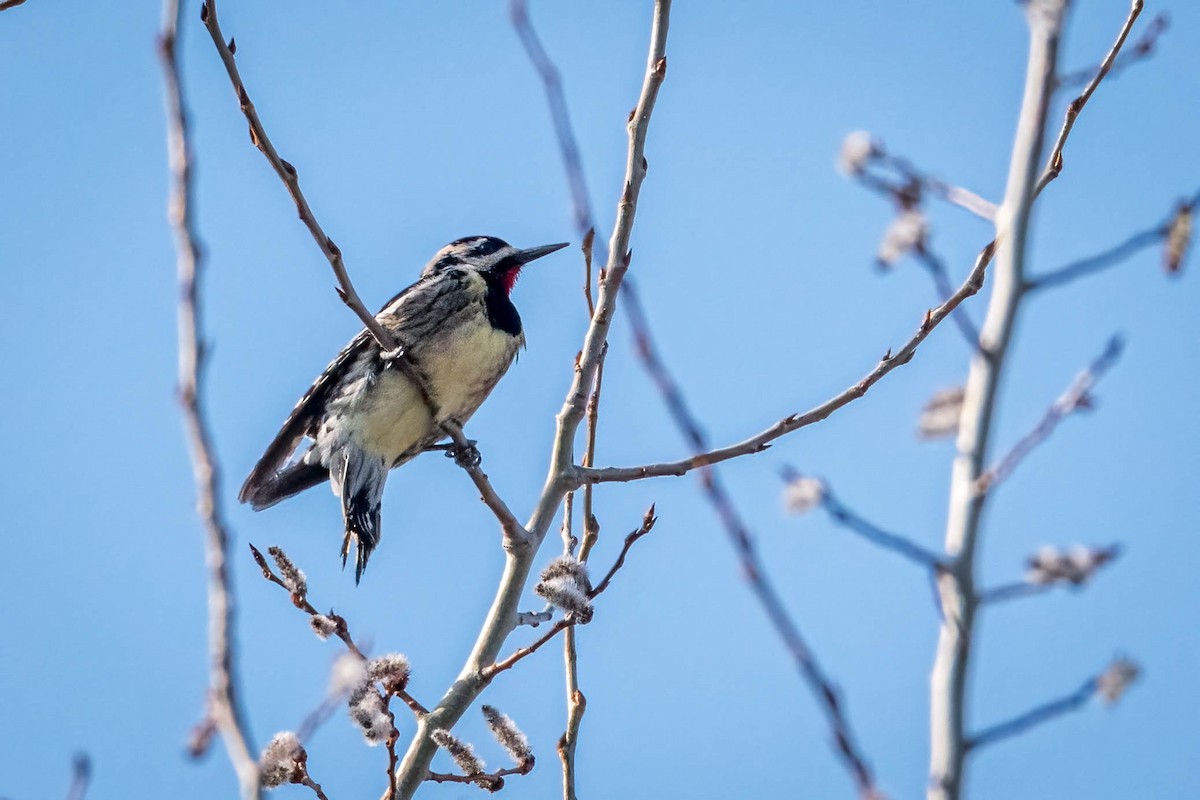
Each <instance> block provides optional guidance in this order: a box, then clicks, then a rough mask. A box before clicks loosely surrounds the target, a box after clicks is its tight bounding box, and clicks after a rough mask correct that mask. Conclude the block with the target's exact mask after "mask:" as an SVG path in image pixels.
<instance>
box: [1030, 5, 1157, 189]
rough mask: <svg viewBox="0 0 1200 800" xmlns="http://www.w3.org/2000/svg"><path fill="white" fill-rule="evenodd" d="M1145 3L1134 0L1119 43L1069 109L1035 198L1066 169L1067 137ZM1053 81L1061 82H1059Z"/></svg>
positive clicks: (1120, 33) (1118, 37)
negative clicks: (1064, 162) (1064, 164)
mask: <svg viewBox="0 0 1200 800" xmlns="http://www.w3.org/2000/svg"><path fill="white" fill-rule="evenodd" d="M1142 5H1143V0H1133V3H1132V4H1131V5H1130V7H1129V16H1127V17H1126V18H1125V24H1123V25H1122V26H1121V30H1120V31H1119V32H1118V33H1117V40H1116V41H1115V42H1113V46H1112V47H1111V48H1109V51H1108V54H1107V55H1106V56H1105V57H1104V60H1103V61H1101V62H1100V66H1099V67H1098V68H1097V69H1096V74H1095V75H1094V76H1092V79H1091V80H1090V81H1088V83H1087V85H1086V86H1084V87H1083V91H1082V92H1080V93H1079V95H1078V96H1077V97H1076V98H1075V99H1074V100H1072V101H1071V102H1070V103H1069V104H1068V105H1067V113H1066V117H1065V118H1064V119H1063V125H1062V129H1061V130H1060V131H1059V132H1058V139H1057V140H1055V142H1054V147H1053V148H1052V149H1051V150H1050V158H1049V159H1048V160H1047V161H1046V167H1045V169H1043V170H1042V176H1041V177H1040V178H1039V179H1038V182H1037V187H1036V188H1035V189H1034V191H1033V194H1034V196H1035V197H1036V196H1037V195H1039V194H1041V193H1042V190H1043V189H1045V188H1046V187H1047V186H1048V185H1049V184H1050V182H1051V181H1053V180H1054V179H1055V178H1057V177H1058V176H1059V175H1061V174H1062V169H1063V148H1065V147H1066V146H1067V137H1068V136H1070V135H1071V129H1072V128H1074V127H1075V120H1077V119H1079V113H1080V112H1081V111H1083V107H1084V106H1085V105H1087V102H1088V100H1090V99H1091V98H1092V95H1093V94H1095V92H1096V89H1097V87H1099V86H1100V82H1101V81H1103V80H1104V78H1105V76H1106V75H1108V73H1109V71H1110V70H1111V69H1112V66H1113V62H1114V61H1115V60H1116V58H1117V54H1118V53H1120V52H1121V46H1122V45H1124V44H1125V39H1126V38H1127V37H1128V36H1129V31H1130V30H1131V29H1132V28H1133V23H1134V22H1136V21H1137V18H1138V15H1139V14H1141V13H1142ZM1052 80H1055V81H1057V78H1053V79H1052Z"/></svg>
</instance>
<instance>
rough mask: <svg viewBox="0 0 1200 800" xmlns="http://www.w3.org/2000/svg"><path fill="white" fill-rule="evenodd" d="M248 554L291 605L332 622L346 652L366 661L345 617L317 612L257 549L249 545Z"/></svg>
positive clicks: (305, 597)
mask: <svg viewBox="0 0 1200 800" xmlns="http://www.w3.org/2000/svg"><path fill="white" fill-rule="evenodd" d="M250 552H251V554H253V556H254V562H255V563H256V564H258V568H259V569H261V570H262V575H263V577H264V578H266V579H267V580H268V581H270V582H271V583H273V584H275V585H277V586H281V587H283V589H284V590H285V591H287V592H288V593H289V594H290V596H291V598H292V605H294V606H295V607H296V608H298V609H300V610H301V611H303V612H305V613H306V614H308V615H309V616H310V617H315V616H317V615H320V616H324V617H328V618H330V619H331V620H333V622H334V624H335V625H336V627H335V629H334V635H335V636H337V637H338V638H339V639H341V640H342V643H343V644H345V645H346V649H347V650H349V651H350V652H351V653H353V654H354V655H356V656H358V657H359V658H361V659H362V660H363V661H366V660H367V656H366V654H365V653H364V652H363V651H362V650H361V649H359V646H358V645H357V644H355V643H354V638H353V637H352V636H351V635H350V627H349V625H348V624H347V622H346V618H345V617H343V616H341V615H340V614H335V613H333V611H329V612H323V611H318V610H317V609H316V608H315V607H314V606H313V604H312V603H311V602H309V600H308V595H307V594H296V593H295V592H292V591H291V588H290V587H289V586H288V585H287V584H286V583H284V582H283V581H282V580H281V579H280V577H279V576H278V575H276V574H275V572H274V570H272V569H271V566H270V564H268V563H267V559H266V558H265V557H264V556H263V554H262V553H261V552H260V551H259V549H258V548H257V547H255V546H254V545H250Z"/></svg>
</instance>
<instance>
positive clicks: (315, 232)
mask: <svg viewBox="0 0 1200 800" xmlns="http://www.w3.org/2000/svg"><path fill="white" fill-rule="evenodd" d="M200 19H201V20H202V21H203V22H204V24H205V27H207V28H208V32H209V35H210V36H211V37H212V40H213V44H214V45H215V46H216V48H217V53H218V54H219V55H220V57H221V63H223V64H224V65H225V71H226V72H227V73H228V74H229V80H230V82H231V83H232V84H233V91H234V94H236V95H237V98H238V105H239V107H240V108H241V111H242V114H244V115H245V117H246V121H247V122H248V123H249V124H250V141H251V143H252V144H253V145H254V146H255V147H257V148H258V149H259V151H261V152H262V154H263V156H265V157H266V159H267V162H268V163H270V165H271V168H272V169H274V170H275V174H277V175H278V176H279V179H280V180H281V181H283V183H284V185H285V186H286V187H287V190H288V194H290V195H291V196H292V200H293V201H294V202H295V204H296V211H297V212H298V213H299V215H300V221H301V222H303V223H304V226H305V227H306V228H308V232H309V233H311V234H312V237H313V239H314V240H315V241H316V243H317V247H318V248H320V250H321V253H322V254H323V255H324V256H325V258H326V259H328V261H329V266H330V267H332V268H333V274H334V277H335V278H336V279H337V283H338V296H339V297H341V298H342V302H344V303H345V304H346V305H347V306H349V308H350V310H351V311H353V312H354V313H355V314H356V315H357V316H358V318H359V319H360V320H361V321H362V323H363V325H364V326H365V327H366V329H367V330H369V331H370V332H371V335H372V336H373V337H375V341H376V342H378V343H379V347H380V348H381V349H382V350H383V351H384V352H390V351H392V350H395V349H397V347H398V345H399V343H398V342H397V341H396V338H395V337H394V336H392V334H391V333H390V332H389V331H388V330H387V329H386V328H384V327H383V326H382V325H380V324H379V321H378V320H377V319H375V316H374V315H373V314H371V312H370V311H368V310H367V307H366V306H365V305H363V302H362V299H361V298H360V297H359V296H358V292H357V291H355V289H354V284H353V283H352V282H351V280H350V274H349V273H348V272H347V271H346V265H345V262H344V261H343V260H342V251H341V250H340V249H339V248H338V246H337V245H336V244H334V243H333V240H332V239H330V238H329V236H327V235H326V234H325V231H324V230H323V229H322V228H321V224H320V223H319V222H317V218H316V216H315V215H314V214H313V212H312V208H310V207H309V205H308V200H307V199H306V198H305V197H304V192H302V191H301V190H300V179H299V177H298V176H297V173H296V168H295V167H294V166H292V165H291V164H290V163H289V162H287V161H285V160H284V159H283V158H281V157H280V155H279V153H278V152H277V151H276V150H275V145H274V144H273V143H272V142H271V139H270V137H268V136H267V131H266V129H265V128H264V127H263V124H262V120H261V119H259V117H258V111H257V110H256V109H255V107H254V103H252V102H251V101H250V94H249V93H248V92H247V91H246V84H245V83H244V82H243V81H242V76H241V73H240V72H239V71H238V67H237V61H236V60H235V58H234V55H233V51H232V50H230V48H229V45H227V44H226V43H225V35H224V34H223V33H222V32H221V24H220V22H219V21H218V19H217V2H216V0H205V2H204V4H203V5H202V6H201V10H200Z"/></svg>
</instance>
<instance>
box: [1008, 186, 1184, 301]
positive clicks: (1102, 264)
mask: <svg viewBox="0 0 1200 800" xmlns="http://www.w3.org/2000/svg"><path fill="white" fill-rule="evenodd" d="M1197 204H1200V191H1197V192H1195V193H1194V194H1192V196H1191V197H1188V198H1186V199H1184V200H1182V201H1181V202H1180V205H1182V206H1186V207H1189V208H1190V207H1194V206H1196V205H1197ZM1177 213H1178V210H1174V211H1172V212H1171V215H1170V216H1169V217H1168V218H1167V219H1165V220H1164V221H1162V222H1160V223H1159V224H1158V225H1155V226H1154V227H1151V228H1147V229H1146V230H1143V231H1139V232H1137V233H1135V234H1133V235H1132V236H1130V237H1129V238H1128V239H1126V240H1125V241H1123V242H1121V243H1120V244H1118V245H1116V246H1115V247H1111V248H1109V249H1108V250H1104V251H1103V252H1100V253H1097V254H1095V255H1092V256H1088V257H1086V258H1081V259H1079V260H1078V261H1073V262H1071V263H1070V264H1067V265H1066V266H1062V267H1058V268H1057V269H1053V270H1050V271H1049V272H1046V273H1044V274H1042V275H1036V276H1034V277H1032V278H1030V279H1029V280H1028V281H1027V282H1026V286H1025V291H1027V292H1032V291H1036V290H1040V289H1050V288H1054V287H1056V286H1062V285H1063V284H1067V283H1071V282H1072V281H1076V280H1078V279H1080V278H1085V277H1088V276H1089V275H1094V274H1096V273H1098V272H1103V271H1104V270H1107V269H1109V268H1110V267H1115V266H1116V265H1118V264H1120V263H1121V262H1123V261H1125V260H1126V259H1128V258H1130V257H1131V256H1133V255H1134V254H1135V253H1137V252H1138V251H1139V250H1143V249H1145V248H1147V247H1151V246H1153V245H1156V244H1159V243H1161V242H1163V241H1164V240H1166V238H1167V236H1168V235H1169V234H1170V230H1171V221H1172V219H1174V218H1175V215H1176V214H1177Z"/></svg>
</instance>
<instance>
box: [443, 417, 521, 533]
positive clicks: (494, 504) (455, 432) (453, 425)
mask: <svg viewBox="0 0 1200 800" xmlns="http://www.w3.org/2000/svg"><path fill="white" fill-rule="evenodd" d="M441 427H442V431H443V432H444V433H445V434H446V435H447V436H449V437H450V439H451V441H453V442H454V448H455V450H454V452H455V453H474V454H476V455H477V454H478V451H477V450H476V449H475V443H474V442H472V441H470V440H468V439H467V437H466V435H465V434H463V430H462V426H460V425H459V424H458V423H457V422H455V421H454V420H446V421H445V422H443V423H442V425H441ZM455 462H456V463H457V464H458V465H459V466H460V467H462V468H463V469H464V470H465V471H466V473H467V475H469V476H470V477H471V482H472V483H474V484H475V488H476V489H478V490H479V497H480V499H481V500H483V504H484V505H486V506H487V507H488V508H489V509H490V510H491V512H492V514H494V515H495V517H496V519H497V521H499V523H500V529H501V530H502V531H503V532H504V537H505V541H517V540H520V541H526V540H528V539H529V532H528V531H527V530H525V526H523V525H522V524H521V523H520V522H519V521H518V520H517V518H516V516H515V515H514V514H513V513H512V511H510V510H509V508H508V505H507V504H506V503H505V502H504V500H503V499H501V497H500V495H499V494H498V493H497V492H496V490H495V489H494V488H493V487H492V483H491V481H490V480H489V479H488V476H487V473H486V472H484V471H483V470H482V469H481V468H480V459H479V458H478V457H474V458H472V457H467V458H456V459H455Z"/></svg>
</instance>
